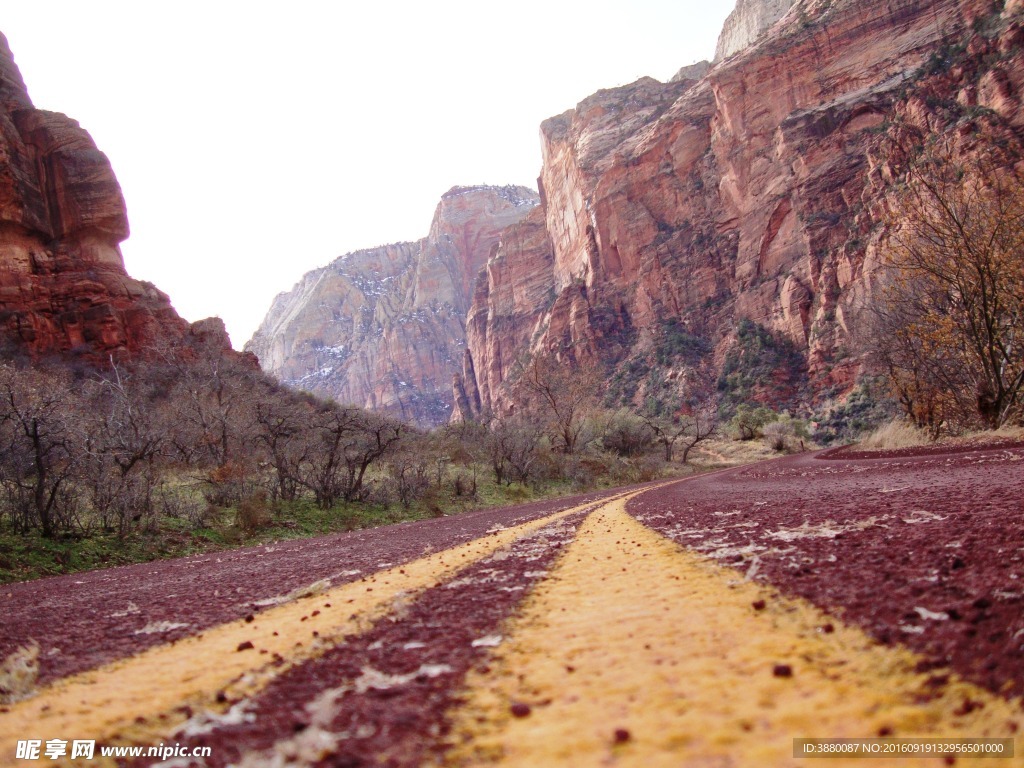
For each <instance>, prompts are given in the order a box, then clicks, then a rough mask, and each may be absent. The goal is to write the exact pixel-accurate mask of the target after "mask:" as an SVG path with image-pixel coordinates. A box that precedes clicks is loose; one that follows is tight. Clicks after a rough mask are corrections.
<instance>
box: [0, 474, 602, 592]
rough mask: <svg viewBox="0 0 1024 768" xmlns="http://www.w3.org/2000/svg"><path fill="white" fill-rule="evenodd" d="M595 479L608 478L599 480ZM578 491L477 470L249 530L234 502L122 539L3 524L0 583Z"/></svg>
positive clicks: (308, 509) (281, 517)
mask: <svg viewBox="0 0 1024 768" xmlns="http://www.w3.org/2000/svg"><path fill="white" fill-rule="evenodd" d="M597 485H598V486H608V485H610V483H607V482H598V483H597ZM580 492H581V490H580V489H579V488H577V487H574V486H573V485H572V484H570V483H568V482H565V481H551V482H548V483H545V484H544V485H543V486H541V487H539V488H537V487H533V486H526V485H522V484H519V483H513V484H512V485H510V486H505V485H500V486H499V485H497V484H495V483H494V482H493V479H492V478H490V477H487V476H486V475H485V474H484V473H483V472H481V473H479V476H478V485H477V493H476V495H475V496H474V497H468V496H461V497H457V496H451V495H450V494H448V493H443V494H438V495H434V496H430V495H428V497H427V498H425V499H423V500H420V501H417V502H415V503H413V504H411V505H410V506H409V508H408V509H406V508H403V507H402V506H401V505H400V504H392V505H383V504H373V503H353V504H339V505H338V506H336V507H334V508H332V509H329V510H322V509H319V508H318V507H317V506H316V504H314V503H313V501H312V500H311V499H300V500H298V501H294V502H288V503H283V504H279V505H277V506H276V508H275V507H274V506H273V505H269V506H268V509H269V512H270V515H269V520H268V523H267V524H266V525H264V526H262V527H260V528H258V529H257V530H255V531H253V532H251V533H249V534H247V533H246V532H245V531H243V529H242V528H241V527H240V526H239V525H238V519H237V518H238V516H237V513H236V510H235V509H234V508H226V509H217V510H213V511H211V512H209V513H207V514H206V515H205V517H204V521H203V523H202V525H201V526H198V527H197V526H195V525H192V524H190V523H189V522H188V520H186V519H185V518H183V517H168V516H164V517H159V518H158V519H156V520H155V521H153V522H151V523H150V525H149V526H148V530H135V531H132V532H131V533H129V534H128V535H126V536H124V537H123V538H118V537H117V536H116V535H114V534H110V533H103V532H93V533H90V534H89V535H70V534H68V535H63V536H60V537H57V538H53V539H45V538H43V537H42V536H41V535H40V534H39V533H38V532H37V531H33V532H30V533H27V534H16V533H13V532H11V531H10V530H9V529H7V528H6V527H0V584H6V583H11V582H17V581H28V580H31V579H38V578H43V577H45V576H55V575H59V574H65V573H77V572H81V571H89V570H93V569H96V568H110V567H113V566H118V565H128V564H131V563H142V562H149V561H152V560H161V559H165V558H173V557H184V556H187V555H195V554H201V553H205V552H218V551H223V550H227V549H235V548H238V547H247V546H255V545H260V544H269V543H271V542H275V541H285V540H290V539H303V538H309V537H312V536H323V535H325V534H330V533H337V532H341V531H352V530H357V529H362V528H375V527H378V526H382V525H393V524H395V523H400V522H405V521H409V520H424V519H427V518H431V517H439V516H442V515H450V514H459V513H462V512H467V511H469V510H472V509H483V508H487V507H501V506H511V505H515V504H524V503H527V502H530V501H536V500H540V499H548V498H556V497H559V496H567V495H571V494H574V493H580Z"/></svg>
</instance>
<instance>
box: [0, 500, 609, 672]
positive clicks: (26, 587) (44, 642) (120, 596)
mask: <svg viewBox="0 0 1024 768" xmlns="http://www.w3.org/2000/svg"><path fill="white" fill-rule="evenodd" d="M613 493H615V491H604V492H597V493H589V494H584V495H578V496H572V497H567V498H562V499H555V500H549V501H540V502H534V503H530V504H522V505H519V506H515V507H502V508H497V509H486V510H478V511H475V512H468V513H466V514H462V515H457V516H452V517H445V518H439V519H436V520H421V521H416V522H410V523H402V524H399V525H393V526H387V527H382V528H373V529H367V530H362V531H353V532H351V533H340V534H334V535H330V536H323V537H319V538H314V539H304V540H294V541H284V542H278V543H274V544H269V545H264V546H259V547H247V548H245V549H237V550H232V551H226V552H217V553H212V554H205V555H196V556H192V557H185V558H179V559H175V560H158V561H154V562H151V563H140V564H137V565H128V566H121V567H118V568H109V569H105V570H98V571H89V572H86V573H75V574H69V575H67V576H54V577H50V578H46V579H39V580H36V581H28V582H21V583H17V584H7V585H0V660H2V659H4V658H5V657H6V656H7V655H8V654H9V653H11V652H12V651H14V650H15V649H17V648H18V647H19V646H22V645H24V644H26V643H29V642H31V641H35V642H37V643H38V644H39V646H40V655H39V658H40V675H39V680H40V682H41V683H46V682H48V681H51V680H54V679H56V678H60V677H64V676H66V675H69V674H73V673H75V672H81V671H83V670H86V669H91V668H94V667H97V666H99V665H101V664H103V663H106V662H108V661H111V660H113V659H117V658H122V657H125V656H128V655H130V654H133V653H137V652H138V651H141V650H143V649H144V648H147V647H150V646H154V645H158V644H161V643H165V642H170V641H173V640H177V639H180V638H182V637H186V636H188V635H194V634H197V633H199V632H201V631H202V630H203V629H206V628H207V627H210V626H214V625H216V624H221V623H223V622H227V621H232V620H234V619H239V618H242V617H244V616H246V615H247V614H250V613H253V612H254V611H258V610H259V606H258V605H257V603H258V602H259V601H261V600H266V599H268V598H273V597H276V596H280V595H286V594H288V593H290V592H292V591H293V590H295V589H298V588H302V587H305V586H308V585H310V584H312V583H314V582H317V581H320V580H322V579H329V580H330V582H331V584H332V585H334V586H337V585H340V584H345V583H348V582H351V581H356V580H359V579H361V578H364V577H366V576H367V575H370V574H373V573H376V572H377V571H380V570H382V569H383V568H386V567H390V566H392V565H400V564H402V563H406V562H408V561H410V560H414V559H416V558H418V557H420V556H422V555H423V554H425V553H427V552H436V551H438V550H442V549H446V548H448V547H453V546H456V545H457V544H461V543H463V542H466V541H470V540H472V539H476V538H479V537H481V536H484V535H485V534H486V533H487V531H488V530H490V529H492V528H493V527H495V526H503V527H512V526H514V525H518V524H520V523H523V522H526V521H529V520H534V519H537V518H539V517H543V516H545V515H549V514H552V513H554V512H558V511H559V510H562V509H567V508H569V507H573V506H576V505H578V504H581V503H584V502H586V501H590V500H597V499H600V498H604V497H606V496H609V495H612V494H613ZM161 625H162V626H163V627H170V626H171V625H178V626H176V627H175V628H173V629H166V631H157V632H146V631H144V630H145V629H146V628H147V627H150V628H153V627H159V626H161Z"/></svg>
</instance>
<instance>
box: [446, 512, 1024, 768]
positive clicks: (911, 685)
mask: <svg viewBox="0 0 1024 768" xmlns="http://www.w3.org/2000/svg"><path fill="white" fill-rule="evenodd" d="M760 600H765V601H766V606H765V607H764V608H763V609H762V610H760V611H759V610H756V609H755V608H754V607H753V605H752V604H753V603H754V602H755V601H760ZM758 605H760V603H758ZM826 625H831V627H832V631H828V630H827V629H826V630H823V629H822V628H823V627H825V626H826ZM503 634H505V637H506V638H508V639H507V640H506V642H505V644H504V645H502V646H500V647H499V648H497V649H496V650H495V655H494V659H493V662H492V663H491V664H490V669H489V670H488V671H487V672H483V671H474V672H472V673H471V674H470V676H469V677H468V678H467V685H466V690H465V692H464V695H463V705H462V706H461V707H459V708H458V709H457V710H456V711H455V712H453V713H452V714H453V718H454V720H455V725H454V730H453V736H452V738H451V741H452V745H453V747H452V751H451V752H450V753H449V754H448V755H447V757H446V758H445V760H444V763H445V764H447V765H451V766H455V765H480V764H492V763H493V764H500V765H502V766H531V767H535V766H562V765H565V766H574V767H575V766H604V765H614V766H643V768H657V766H672V768H677V767H678V766H682V765H687V766H689V765H699V766H769V765H770V766H787V765H794V766H795V765H803V766H804V767H805V768H813V766H814V765H816V764H817V761H815V760H812V761H810V764H809V766H808V762H807V760H797V759H794V758H793V756H792V755H793V739H794V738H796V737H806V738H839V737H847V738H863V737H875V736H878V735H879V734H888V733H891V734H892V735H893V736H896V737H908V736H920V737H927V736H932V737H938V736H942V737H983V736H992V737H1002V738H1009V737H1012V736H1013V733H1012V732H1011V729H1012V728H1013V727H1016V726H1012V725H1011V723H1016V724H1018V725H1020V724H1022V722H1024V717H1022V713H1021V709H1020V705H1019V703H1018V704H1016V705H1015V704H1012V703H1011V702H1008V701H1006V700H1004V699H1000V698H998V697H995V696H993V695H992V694H989V693H988V692H986V691H983V690H981V689H979V688H977V687H975V686H973V685H969V684H966V683H964V682H960V681H955V680H954V681H952V682H950V683H949V684H948V685H947V686H945V687H944V689H943V690H942V691H941V698H930V700H926V699H929V696H930V695H931V694H934V693H936V691H935V690H933V689H931V688H929V686H928V682H927V680H928V675H923V674H918V673H915V672H914V667H915V664H916V663H917V662H918V661H919V658H918V657H916V656H915V655H914V654H912V653H910V652H909V651H907V650H905V649H894V648H886V647H882V646H880V645H877V644H876V643H874V642H873V641H871V639H870V638H868V637H867V636H866V635H864V634H863V633H862V632H861V631H860V630H858V629H855V628H851V627H846V626H843V625H841V624H840V623H839V622H838V621H836V620H835V619H833V618H827V617H825V616H824V615H823V614H821V613H820V612H818V611H817V610H816V609H815V608H814V607H813V606H811V605H809V604H808V603H805V602H803V601H800V600H792V599H786V598H783V597H781V596H780V595H778V594H777V593H775V592H773V591H771V590H770V589H768V588H766V587H764V586H762V585H757V584H753V583H749V582H744V581H742V580H741V577H740V576H739V575H738V574H737V573H736V572H735V571H732V570H729V569H726V568H723V567H721V566H718V565H716V564H714V563H711V562H710V561H709V560H707V559H706V558H702V557H700V556H698V555H695V554H692V553H689V552H686V551H685V550H682V549H681V548H680V547H678V546H677V545H676V544H674V543H673V542H671V541H669V540H667V539H665V538H663V537H662V536H660V535H659V534H657V533H655V532H654V531H652V530H650V529H649V528H647V527H645V526H643V525H641V524H640V523H638V522H637V521H636V520H634V519H633V518H632V517H630V516H629V515H627V514H626V512H625V508H624V502H623V501H621V500H619V501H614V502H611V503H609V504H607V505H604V506H602V507H601V508H599V509H598V510H597V511H595V512H593V513H592V514H591V515H590V516H589V517H588V518H587V520H586V521H585V522H584V524H583V525H582V526H581V528H580V530H579V533H578V534H577V537H576V539H575V541H574V542H573V543H572V544H571V545H570V546H569V547H567V548H566V551H565V552H564V553H563V554H562V556H561V559H560V560H559V561H558V563H557V564H556V565H555V566H554V567H553V568H552V570H551V572H550V575H549V577H548V578H547V579H546V580H545V581H543V582H541V583H540V584H539V585H538V586H537V587H536V588H535V590H534V592H533V593H532V594H531V595H530V596H529V597H528V598H527V601H526V602H525V604H524V605H523V607H522V608H521V610H520V613H519V615H518V616H517V618H515V619H513V620H511V622H510V626H508V627H507V628H506V631H505V632H504V633H503ZM777 665H780V666H779V669H776V666H777ZM781 665H788V667H789V670H790V671H791V675H790V676H784V675H785V673H786V669H784V668H783V667H782V666H781ZM965 701H971V702H974V703H976V704H981V705H983V706H981V707H975V708H973V709H972V707H971V706H967V707H965V706H964V702H965ZM514 705H515V706H514ZM523 705H526V707H524V706H523ZM527 707H528V708H529V710H527ZM965 710H971V711H965ZM842 762H843V761H842V760H839V761H837V760H834V759H829V760H828V762H827V765H828V766H835V765H837V764H840V763H842ZM846 762H849V761H846ZM995 763H999V765H1000V766H1009V765H1021V764H1022V763H1024V761H1022V759H1021V758H1020V757H1018V758H1016V759H1015V760H996V761H992V760H984V761H981V763H980V764H982V765H994V764H995ZM856 764H859V765H863V762H860V761H858V762H857V763H856ZM942 764H943V762H942V760H941V759H940V758H931V759H930V760H923V761H922V760H913V759H900V760H899V761H898V765H900V766H901V767H902V766H906V767H907V768H909V767H910V766H915V765H942ZM970 764H971V762H970V761H967V760H964V759H959V760H958V761H957V765H970Z"/></svg>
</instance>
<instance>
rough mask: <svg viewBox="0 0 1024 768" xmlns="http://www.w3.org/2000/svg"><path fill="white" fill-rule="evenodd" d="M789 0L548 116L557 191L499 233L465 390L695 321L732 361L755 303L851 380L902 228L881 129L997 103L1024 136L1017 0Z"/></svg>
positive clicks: (657, 345) (657, 340)
mask: <svg viewBox="0 0 1024 768" xmlns="http://www.w3.org/2000/svg"><path fill="white" fill-rule="evenodd" d="M791 5H792V3H791V2H786V1H780V2H768V1H765V0H762V1H761V2H753V1H751V2H747V1H746V0H741V1H740V3H739V5H738V6H737V9H736V12H735V13H734V14H733V16H732V17H731V18H730V21H729V22H728V23H727V25H726V29H725V31H724V32H723V40H722V42H721V44H720V49H719V58H723V57H728V58H725V59H724V60H722V61H719V62H718V63H717V64H716V66H714V67H713V68H712V69H711V70H710V71H709V72H708V73H707V74H706V75H704V76H703V77H701V78H700V79H686V78H685V77H684V78H681V79H679V80H678V81H674V82H670V83H667V84H662V83H658V82H657V81H654V80H651V79H643V80H640V81H638V82H636V83H633V84H632V85H629V86H625V87H622V88H617V89H613V90H607V91H600V92H599V93H597V94H595V95H594V96H591V97H589V98H587V99H585V100H584V101H582V102H581V103H580V104H579V105H578V106H577V107H576V108H575V109H573V110H569V111H568V112H566V113H564V114H562V115H559V116H558V117H554V118H551V119H550V120H547V121H546V122H545V123H544V124H543V125H542V129H541V132H542V152H543V168H542V171H541V178H540V181H541V189H540V193H541V198H542V203H543V205H542V209H541V210H539V211H536V212H534V213H532V214H531V216H529V217H528V218H527V219H525V220H524V221H523V222H521V223H519V224H517V225H516V226H515V227H513V228H512V229H510V230H509V231H507V232H506V233H504V234H503V235H502V238H501V243H500V245H499V247H498V249H497V251H496V254H495V256H494V258H492V260H491V261H490V262H489V263H488V264H487V267H486V270H485V272H484V273H483V276H482V277H481V279H480V282H479V283H478V285H477V289H476V291H475V292H474V295H473V303H472V306H471V308H470V310H469V317H468V321H467V336H468V349H469V358H468V359H467V360H466V361H464V363H463V365H462V366H461V367H462V368H463V373H462V374H461V378H460V379H458V380H457V381H456V382H455V387H454V389H455V396H456V400H457V401H460V402H463V403H464V405H463V406H462V407H465V408H468V409H469V410H470V411H471V412H472V411H473V410H474V409H475V408H476V405H475V403H474V397H473V395H472V394H471V393H476V397H479V400H480V405H479V408H480V409H482V410H487V409H497V410H507V409H508V408H510V407H512V405H513V402H512V398H511V397H510V395H509V394H508V392H507V391H506V389H507V383H508V375H509V370H510V367H511V365H512V363H513V362H514V361H515V360H517V359H520V358H521V357H522V356H523V355H525V354H529V353H537V352H546V353H549V354H554V355H556V356H558V357H559V358H567V359H568V361H570V362H572V363H574V364H576V365H579V366H580V367H581V368H582V369H583V370H584V371H589V372H590V374H591V375H595V376H599V377H601V378H602V379H603V380H607V381H611V380H614V379H615V377H618V376H621V375H625V373H626V372H628V371H632V370H635V368H634V364H635V363H637V361H640V360H641V359H642V358H643V359H646V360H650V359H653V358H656V357H657V358H666V357H668V358H671V356H672V354H674V352H673V349H674V348H673V347H672V344H676V348H678V345H679V344H683V345H684V346H685V344H686V343H689V342H688V341H687V339H692V338H693V337H699V338H700V339H704V340H706V341H707V342H708V343H709V344H710V346H711V348H712V349H713V350H714V358H715V360H716V362H718V363H719V364H721V363H722V360H723V358H724V357H725V355H726V352H727V351H728V349H729V347H730V344H731V343H732V340H733V339H734V338H735V336H734V329H735V327H736V323H737V322H738V321H739V320H740V319H749V320H753V321H755V322H756V323H758V324H759V325H762V326H764V327H766V328H767V329H769V330H770V331H772V332H774V333H775V334H777V335H778V336H779V337H780V338H782V339H786V340H788V342H787V343H791V344H792V345H793V346H794V347H795V348H796V350H798V351H799V352H801V353H802V354H803V356H804V357H805V358H806V359H807V361H808V363H809V370H810V375H811V377H812V385H813V387H812V388H813V389H814V391H815V392H817V393H821V392H828V391H832V392H836V391H842V390H843V389H844V388H848V387H849V385H850V382H851V381H852V380H853V378H854V377H855V376H856V374H857V372H858V370H859V368H858V366H859V364H860V362H861V361H859V360H858V359H857V358H856V356H855V355H854V354H853V351H854V349H855V348H856V345H855V344H854V342H855V341H856V333H857V329H858V327H859V318H860V314H861V312H862V309H863V307H864V306H865V303H866V302H868V301H870V297H871V290H872V279H871V273H872V268H873V265H874V264H876V263H877V259H878V249H879V246H880V244H881V243H882V242H883V241H884V238H885V236H886V234H885V233H886V229H885V218H886V215H885V208H886V206H885V198H886V195H887V194H889V188H890V185H891V183H892V181H893V170H892V164H891V162H890V159H889V158H887V157H886V156H885V153H884V150H882V151H880V147H881V146H883V145H884V142H883V141H882V139H884V137H885V136H886V135H887V134H888V133H889V132H890V131H891V125H892V124H893V123H895V122H900V121H902V122H908V121H909V122H911V123H913V124H914V125H916V126H918V127H919V128H920V130H921V135H922V136H927V135H928V132H929V131H930V130H939V129H940V128H942V126H948V125H954V124H956V125H964V124H966V123H969V121H970V120H971V119H974V118H973V116H976V115H977V114H980V112H979V110H980V109H981V108H984V109H985V115H986V116H987V117H986V119H991V120H996V121H999V122H1000V124H1001V125H1002V126H1003V129H1004V132H1005V134H1006V135H1007V136H1008V137H1011V138H1013V139H1014V140H1016V141H1019V139H1020V138H1021V128H1022V126H1024V120H1022V110H1021V97H1020V94H1021V92H1022V90H1021V89H1022V88H1024V82H1022V76H1021V74H1020V73H1021V72H1024V54H1022V52H1021V51H1022V48H1024V46H1022V45H1021V40H1022V39H1024V31H1022V29H1021V26H1022V19H1021V15H1020V9H1019V8H1018V7H1017V6H1019V5H1020V4H1019V3H1018V4H1017V5H1016V6H1013V7H1011V6H1009V5H1008V6H1007V7H1005V8H1004V9H1003V10H1002V11H1000V10H998V9H993V6H992V4H991V3H990V2H987V0H895V1H893V0H801V2H800V5H799V7H795V8H793V9H792V12H790V13H787V10H789V9H790V6H791ZM769 28H770V30H769V31H768V32H767V34H764V36H763V37H760V38H759V37H758V36H759V35H762V33H764V32H765V30H766V29H769ZM975 30H981V32H980V33H979V32H977V31H975ZM755 40H756V42H755ZM965 42H966V45H965ZM733 53H735V55H731V56H730V54H733ZM956 57H960V58H959V59H957V58H956ZM697 74H699V70H697ZM936 104H943V105H951V106H948V107H944V108H945V109H947V111H948V112H949V114H946V115H945V116H943V117H941V118H940V117H939V116H938V114H937V107H936ZM958 105H959V106H958ZM950 110H951V111H950ZM957 110H959V112H957ZM965 121H966V122H965ZM541 216H543V222H542V221H541ZM673 339H674V341H673ZM680 339H682V341H680ZM666 365H667V367H668V368H671V366H672V363H671V360H670V361H669V362H668V363H667V364H666ZM645 370H646V369H645ZM663 373H665V374H666V375H667V376H668V377H669V378H671V377H672V375H674V374H673V372H672V371H671V370H666V371H663ZM677 373H678V372H677ZM467 376H472V377H473V378H475V381H474V382H467V381H466V377H467ZM634 384H635V382H634ZM645 386H646V385H645V384H640V385H639V389H637V387H635V386H634V387H633V389H632V390H630V392H631V394H629V397H630V398H633V402H634V403H636V402H642V399H643V397H644V395H645V391H644V387H645ZM463 395H464V396H463Z"/></svg>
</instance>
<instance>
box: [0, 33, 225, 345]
mask: <svg viewBox="0 0 1024 768" xmlns="http://www.w3.org/2000/svg"><path fill="white" fill-rule="evenodd" d="M126 237H128V217H127V214H126V212H125V203H124V198H123V197H122V195H121V189H120V187H119V186H118V183H117V179H116V178H115V176H114V172H113V170H112V169H111V167H110V163H109V161H108V160H107V157H106V156H105V155H104V154H103V153H102V152H100V151H99V149H97V147H96V145H95V143H94V142H93V140H92V138H91V137H90V136H89V134H88V133H87V132H86V131H85V130H83V129H82V128H81V127H80V126H79V125H78V123H77V122H75V121H74V120H72V119H70V118H69V117H67V116H65V115H63V114H60V113H57V112H47V111H44V110H39V109H36V108H35V107H34V106H33V105H32V101H31V100H30V98H29V96H28V92H27V90H26V88H25V83H24V82H23V80H22V77H21V73H20V72H19V70H18V67H17V66H16V64H15V63H14V57H13V56H12V54H11V51H10V48H9V47H8V45H7V40H6V38H4V37H3V35H0V345H2V346H3V347H4V350H5V354H7V355H23V354H27V355H29V356H30V357H34V358H39V357H47V356H60V357H68V356H71V357H77V358H80V359H82V360H84V361H86V362H91V363H106V362H108V361H109V359H110V358H111V357H113V358H116V359H122V358H123V359H129V358H132V357H137V356H140V355H141V356H145V355H146V354H148V353H150V352H151V351H153V350H155V349H156V348H157V347H161V346H166V345H168V344H172V343H177V342H179V341H181V340H183V339H185V340H187V339H188V338H190V336H192V335H193V334H195V335H198V336H202V337H203V338H204V339H205V341H204V343H208V342H209V335H210V333H211V328H212V327H213V326H212V325H211V324H210V323H206V324H204V325H202V326H201V327H197V328H194V329H193V328H190V326H189V324H188V323H187V322H185V321H184V320H182V319H181V318H180V317H179V316H178V314H177V313H176V312H175V311H174V308H173V307H172V306H171V303H170V300H169V299H168V297H167V295H166V294H164V293H162V292H161V291H160V290H158V289H157V288H156V287H155V286H153V285H151V284H149V283H145V282H140V281H138V280H135V279H133V278H132V277H130V276H129V275H128V274H127V272H126V271H125V267H124V260H123V258H122V256H121V250H120V247H119V244H120V243H121V242H122V241H123V240H124V239H125V238H126ZM219 327H220V332H221V333H222V334H223V337H222V338H221V339H220V340H219V342H218V343H219V344H220V345H221V346H222V347H224V348H225V349H229V348H230V344H229V342H228V339H227V335H226V333H223V326H222V325H221V326H219Z"/></svg>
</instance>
